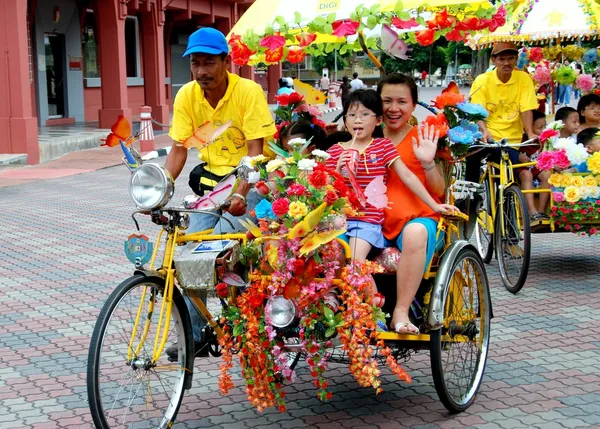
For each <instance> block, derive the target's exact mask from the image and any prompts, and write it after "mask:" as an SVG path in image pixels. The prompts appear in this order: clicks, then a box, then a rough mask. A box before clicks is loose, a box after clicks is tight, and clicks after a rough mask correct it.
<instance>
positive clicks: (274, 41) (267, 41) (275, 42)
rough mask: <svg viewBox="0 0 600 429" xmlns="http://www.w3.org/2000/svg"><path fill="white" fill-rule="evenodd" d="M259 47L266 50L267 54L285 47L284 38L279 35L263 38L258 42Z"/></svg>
mask: <svg viewBox="0 0 600 429" xmlns="http://www.w3.org/2000/svg"><path fill="white" fill-rule="evenodd" d="M260 46H262V47H263V48H267V52H268V51H273V50H275V49H279V48H281V47H283V46H285V37H283V36H281V35H280V34H279V33H275V34H272V35H270V36H265V37H263V38H262V39H261V40H260Z"/></svg>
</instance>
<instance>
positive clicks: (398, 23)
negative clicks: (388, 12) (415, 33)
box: [392, 16, 419, 30]
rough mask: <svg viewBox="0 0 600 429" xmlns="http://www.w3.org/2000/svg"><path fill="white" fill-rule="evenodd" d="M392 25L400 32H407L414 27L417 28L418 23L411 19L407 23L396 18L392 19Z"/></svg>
mask: <svg viewBox="0 0 600 429" xmlns="http://www.w3.org/2000/svg"><path fill="white" fill-rule="evenodd" d="M392 25H393V26H394V27H396V28H399V29H401V30H408V29H411V28H414V27H418V26H419V23H418V22H417V21H416V19H414V18H411V19H409V20H408V21H403V20H401V19H400V18H398V17H397V16H396V17H394V18H393V19H392Z"/></svg>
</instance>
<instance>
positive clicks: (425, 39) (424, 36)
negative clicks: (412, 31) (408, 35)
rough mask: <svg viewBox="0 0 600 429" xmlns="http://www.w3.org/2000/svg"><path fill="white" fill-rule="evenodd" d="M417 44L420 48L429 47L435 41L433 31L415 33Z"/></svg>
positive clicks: (429, 29)
mask: <svg viewBox="0 0 600 429" xmlns="http://www.w3.org/2000/svg"><path fill="white" fill-rule="evenodd" d="M416 38H417V43H419V45H421V46H429V45H431V44H432V43H433V42H434V41H435V30H432V29H431V28H427V29H425V30H420V31H417V32H416Z"/></svg>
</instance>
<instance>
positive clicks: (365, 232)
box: [340, 220, 385, 249]
mask: <svg viewBox="0 0 600 429" xmlns="http://www.w3.org/2000/svg"><path fill="white" fill-rule="evenodd" d="M351 237H354V238H361V239H363V240H365V241H366V242H368V243H369V244H370V245H371V246H373V247H377V248H378V249H383V248H384V247H385V238H384V237H383V232H382V231H381V225H377V224H374V223H369V222H363V221H361V220H349V221H348V226H347V227H346V233H345V234H342V235H340V238H341V239H342V240H344V241H346V242H349V241H350V238H351Z"/></svg>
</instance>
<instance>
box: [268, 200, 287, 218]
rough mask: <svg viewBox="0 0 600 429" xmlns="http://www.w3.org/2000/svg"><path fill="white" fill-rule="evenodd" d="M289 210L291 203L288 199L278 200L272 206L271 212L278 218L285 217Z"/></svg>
mask: <svg viewBox="0 0 600 429" xmlns="http://www.w3.org/2000/svg"><path fill="white" fill-rule="evenodd" d="M289 208H290V202H289V201H288V199H287V198H278V199H276V200H275V201H273V204H272V205H271V210H272V211H273V213H274V214H275V216H277V217H283V216H285V215H286V214H287V212H288V210H289Z"/></svg>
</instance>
